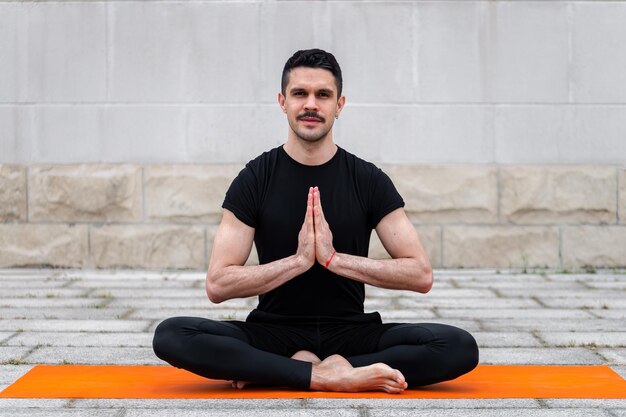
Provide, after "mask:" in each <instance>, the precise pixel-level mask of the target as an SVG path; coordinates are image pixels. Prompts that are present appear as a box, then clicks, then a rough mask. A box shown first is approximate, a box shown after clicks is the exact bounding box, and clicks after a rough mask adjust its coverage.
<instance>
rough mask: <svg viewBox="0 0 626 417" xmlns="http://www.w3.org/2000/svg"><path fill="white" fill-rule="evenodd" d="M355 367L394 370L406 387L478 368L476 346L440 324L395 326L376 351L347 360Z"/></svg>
mask: <svg viewBox="0 0 626 417" xmlns="http://www.w3.org/2000/svg"><path fill="white" fill-rule="evenodd" d="M347 359H348V361H349V362H350V363H351V364H352V365H353V366H355V367H362V366H368V365H371V364H375V363H384V364H386V365H389V366H390V367H392V368H395V369H398V370H399V371H400V372H402V374H403V375H404V377H405V378H406V381H407V383H408V385H409V386H410V387H415V386H422V385H429V384H434V383H437V382H442V381H447V380H451V379H454V378H457V377H459V376H461V375H463V374H465V373H467V372H469V371H471V370H472V369H474V368H475V367H476V365H477V364H478V346H477V345H476V341H475V340H474V338H473V337H472V335H470V334H469V333H468V332H466V331H465V330H462V329H459V328H456V327H452V326H447V325H443V324H432V323H425V324H399V325H397V326H394V327H391V328H390V329H388V330H387V331H386V332H384V333H383V334H382V336H381V338H380V341H379V342H378V351H377V352H374V353H370V354H365V355H357V356H351V357H349V358H347Z"/></svg>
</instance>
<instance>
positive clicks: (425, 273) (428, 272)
mask: <svg viewBox="0 0 626 417" xmlns="http://www.w3.org/2000/svg"><path fill="white" fill-rule="evenodd" d="M433 280H434V278H433V269H432V267H431V266H430V265H429V264H427V265H422V266H421V267H419V268H418V276H417V280H416V281H417V285H416V287H417V288H416V291H417V292H420V293H422V294H426V293H427V292H428V291H430V290H431V288H432V287H433Z"/></svg>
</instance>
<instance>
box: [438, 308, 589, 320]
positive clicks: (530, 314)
mask: <svg viewBox="0 0 626 417" xmlns="http://www.w3.org/2000/svg"><path fill="white" fill-rule="evenodd" d="M437 314H439V315H440V316H441V317H444V318H446V317H471V318H475V319H481V318H501V319H506V318H511V319H517V318H520V317H521V318H539V319H545V318H550V319H559V318H569V319H575V318H578V319H591V318H593V317H594V316H592V315H591V314H589V313H588V312H587V311H583V310H566V309H545V308H544V309H530V308H527V309H512V308H510V309H500V308H494V309H484V308H476V309H445V308H439V309H437Z"/></svg>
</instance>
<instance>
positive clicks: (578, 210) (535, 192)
mask: <svg viewBox="0 0 626 417" xmlns="http://www.w3.org/2000/svg"><path fill="white" fill-rule="evenodd" d="M616 187H617V183H616V176H615V168H612V167H601V166H595V167H590V166H570V167H528V166H525V167H506V168H502V171H501V213H502V217H503V219H505V220H506V221H507V222H510V223H517V224H550V223H572V222H574V223H615V222H616V218H617V217H616V211H615V210H616V206H617V202H616V192H615V191H616Z"/></svg>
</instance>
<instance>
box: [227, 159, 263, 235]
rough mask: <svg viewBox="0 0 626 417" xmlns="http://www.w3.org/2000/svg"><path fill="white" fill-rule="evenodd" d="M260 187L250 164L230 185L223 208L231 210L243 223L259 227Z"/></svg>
mask: <svg viewBox="0 0 626 417" xmlns="http://www.w3.org/2000/svg"><path fill="white" fill-rule="evenodd" d="M258 190H259V187H258V184H257V181H256V175H254V172H253V169H252V168H251V166H250V164H248V165H246V167H245V168H244V169H242V170H241V172H239V175H237V177H235V179H234V180H233V182H232V183H231V184H230V187H229V188H228V191H226V196H225V197H224V203H223V204H222V208H225V209H227V210H230V211H231V212H233V214H234V215H235V216H236V217H237V218H238V219H239V220H241V221H242V222H243V223H245V224H247V225H248V226H250V227H253V228H256V227H257V218H258V215H257V213H258V207H259V203H258V202H259V193H258Z"/></svg>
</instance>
